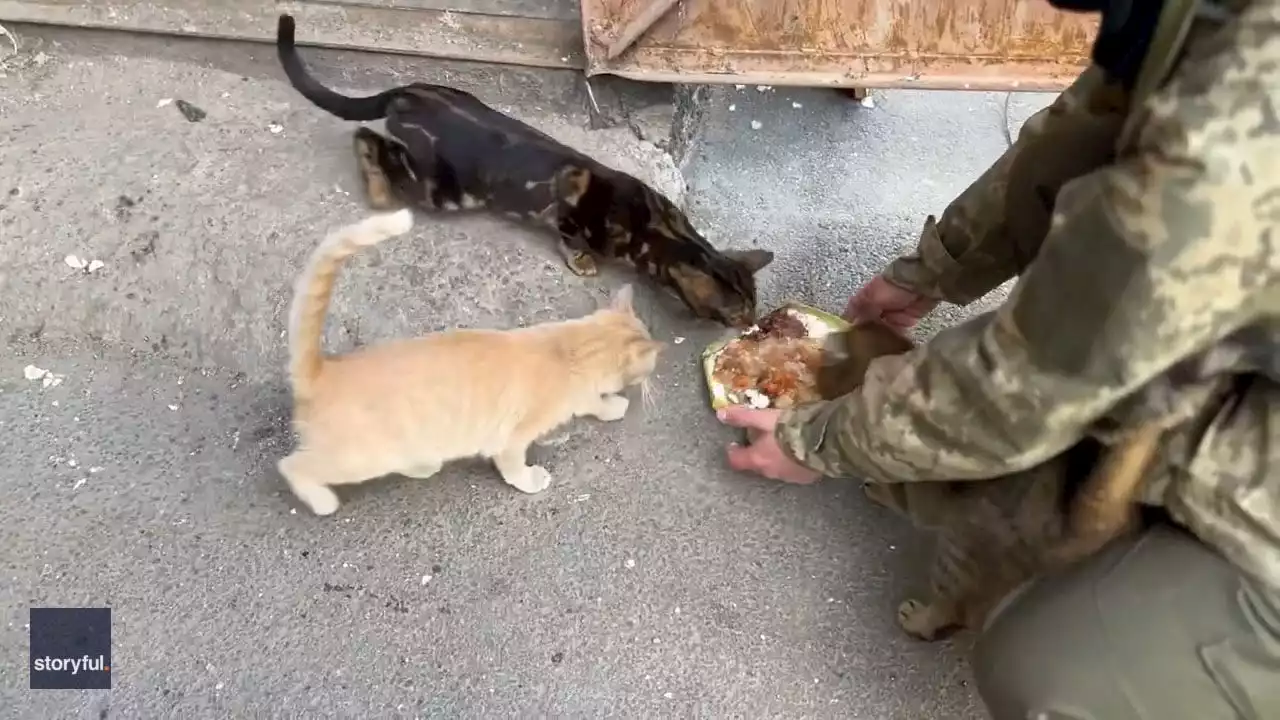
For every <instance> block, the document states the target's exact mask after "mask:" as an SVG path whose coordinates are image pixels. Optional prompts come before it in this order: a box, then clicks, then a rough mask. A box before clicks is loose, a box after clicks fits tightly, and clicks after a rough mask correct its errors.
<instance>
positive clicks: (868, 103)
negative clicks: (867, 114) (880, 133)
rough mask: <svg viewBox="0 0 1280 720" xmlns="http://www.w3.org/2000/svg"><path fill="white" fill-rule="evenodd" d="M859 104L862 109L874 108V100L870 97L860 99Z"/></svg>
mask: <svg viewBox="0 0 1280 720" xmlns="http://www.w3.org/2000/svg"><path fill="white" fill-rule="evenodd" d="M859 102H860V103H861V104H862V107H864V108H867V109H872V108H874V107H875V106H876V100H875V98H873V97H871V96H870V95H867V96H866V97H864V98H862V100H860V101H859Z"/></svg>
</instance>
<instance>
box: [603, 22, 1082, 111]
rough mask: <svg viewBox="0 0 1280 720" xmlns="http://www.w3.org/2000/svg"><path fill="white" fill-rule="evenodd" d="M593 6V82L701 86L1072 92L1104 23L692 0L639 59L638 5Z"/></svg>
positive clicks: (644, 44) (650, 35) (653, 34)
mask: <svg viewBox="0 0 1280 720" xmlns="http://www.w3.org/2000/svg"><path fill="white" fill-rule="evenodd" d="M650 2H653V0H582V24H583V34H584V36H585V37H586V46H585V52H586V55H587V74H588V75H601V74H612V75H620V76H623V77H627V78H631V79H635V80H649V81H660V82H689V83H710V84H723V83H744V84H745V83H752V84H760V85H804V86H829V87H874V88H920V89H971V90H1013V89H1018V90H1047V91H1054V90H1061V89H1062V88H1064V87H1066V85H1067V84H1069V83H1070V82H1071V81H1072V80H1073V79H1074V78H1075V76H1076V75H1077V74H1078V73H1079V72H1080V70H1081V69H1082V68H1083V67H1084V65H1085V63H1086V62H1087V59H1088V54H1089V48H1090V46H1091V45H1092V41H1093V37H1094V34H1095V33H1096V30H1097V19H1096V17H1094V16H1092V15H1088V14H1080V13H1064V12H1061V11H1058V10H1055V9H1054V8H1053V7H1052V6H1050V5H1048V4H1047V3H1040V2H1027V0H733V1H732V2H726V1H725V0H681V1H680V3H679V6H678V8H677V9H676V10H675V11H674V12H670V13H667V14H666V15H664V16H663V17H662V18H661V19H660V20H659V21H658V22H656V23H654V24H653V26H652V27H651V28H650V29H649V31H648V32H647V33H645V34H644V35H643V37H641V38H640V39H639V40H638V41H636V42H635V44H634V45H633V46H632V47H631V49H630V50H628V51H627V52H625V53H623V54H622V55H620V56H618V57H616V58H612V59H611V58H610V57H609V50H610V48H611V47H613V46H614V44H615V43H616V42H617V39H618V34H619V32H620V29H621V28H622V27H624V26H625V24H626V23H627V21H629V20H630V19H631V18H633V17H635V15H636V13H637V7H636V6H637V4H638V3H650Z"/></svg>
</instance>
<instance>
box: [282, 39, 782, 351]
mask: <svg viewBox="0 0 1280 720" xmlns="http://www.w3.org/2000/svg"><path fill="white" fill-rule="evenodd" d="M294 34H295V26H294V20H293V18H292V17H291V16H289V15H281V16H280V19H279V24H278V26H277V30H276V48H277V52H278V55H279V58H280V63H281V65H282V66H283V68H284V71H285V74H286V75H287V76H288V78H289V82H290V83H291V84H292V85H293V87H294V88H295V89H297V90H298V91H299V92H300V93H302V95H303V96H304V97H306V98H307V99H308V100H310V101H311V102H312V103H314V104H315V105H316V106H318V107H320V108H321V109H323V110H325V111H327V112H329V113H331V114H333V115H336V116H337V117H339V118H342V119H344V120H351V121H362V122H371V121H374V120H379V119H385V120H386V129H387V133H388V134H389V135H390V136H391V137H385V136H383V135H380V134H378V133H377V132H374V131H373V130H371V129H369V128H360V129H358V130H356V131H355V135H354V147H355V154H356V160H357V163H358V165H359V171H360V175H361V179H362V182H363V184H364V188H365V193H366V196H367V197H368V201H369V204H370V206H371V207H373V208H375V209H390V208H392V207H394V206H397V205H400V206H408V207H418V208H423V209H428V210H436V211H453V210H467V209H479V208H488V209H490V210H492V211H495V212H498V213H501V214H503V215H506V216H508V217H511V218H517V219H521V220H525V221H530V222H533V223H535V224H537V225H540V226H543V227H546V228H549V229H550V230H552V231H554V232H556V233H557V234H558V235H559V238H560V240H559V251H560V254H561V256H562V257H563V258H564V261H565V264H566V265H567V267H568V268H569V270H570V271H572V272H573V273H574V274H577V275H581V276H590V275H595V274H597V272H598V267H597V265H596V259H597V258H598V257H599V258H607V259H616V260H618V261H621V262H624V263H626V264H629V265H631V266H632V267H633V268H634V269H635V270H636V271H638V272H640V273H643V274H645V275H647V276H649V277H650V278H652V279H654V280H655V281H657V282H658V283H659V284H660V285H662V286H664V287H666V288H667V289H669V290H671V291H672V292H673V293H674V294H675V295H676V296H677V297H679V298H680V300H681V301H682V302H683V303H684V304H685V306H686V307H688V308H689V310H690V311H691V312H692V313H693V314H694V315H696V316H697V317H700V318H704V319H708V320H713V321H715V322H719V323H721V324H723V325H727V326H730V327H740V328H741V327H747V326H749V325H751V323H753V322H754V321H755V317H756V280H755V273H757V272H758V271H760V270H761V269H762V268H764V267H765V266H767V265H768V264H769V263H771V262H772V261H773V253H772V252H769V251H767V250H760V249H755V250H745V251H735V250H723V251H722V250H718V249H716V248H715V247H713V246H712V245H711V244H710V243H709V242H707V240H706V239H705V238H704V237H703V236H702V235H701V234H700V233H699V232H698V231H697V230H696V229H694V227H693V226H692V225H691V224H690V222H689V219H688V217H687V216H686V215H685V214H684V212H683V211H681V210H680V209H679V208H678V207H676V205H675V204H674V203H673V202H671V201H670V200H669V199H668V198H667V197H665V196H664V195H663V194H662V193H660V192H658V191H657V190H654V189H653V188H651V187H649V186H648V185H647V184H645V183H644V182H643V181H641V180H639V179H638V178H635V177H633V176H631V175H629V174H627V173H624V172H622V171H620V170H616V169H614V168H610V167H608V166H606V165H604V164H602V163H600V162H597V161H596V160H594V159H592V158H590V157H588V156H587V155H585V154H583V153H581V152H578V151H577V150H574V149H573V148H570V147H569V146H567V145H564V144H563V143H560V142H559V141H557V140H555V139H553V138H552V137H550V136H549V135H547V134H545V133H543V132H541V131H539V130H537V129H535V128H533V127H531V126H529V125H527V124H525V123H523V122H521V121H519V120H517V119H515V118H513V117H511V116H509V115H506V114H503V113H501V112H499V111H497V110H495V109H493V108H491V107H489V106H488V105H486V104H485V103H484V102H482V101H481V100H480V99H479V98H476V97H475V96H474V95H471V94H470V93H467V92H464V91H462V90H457V89H454V88H449V87H445V86H441V85H431V84H427V83H412V84H409V85H403V86H400V87H395V88H391V89H389V90H385V91H383V92H381V93H379V94H377V95H373V96H369V97H347V96H344V95H341V94H339V93H336V92H334V91H333V90H330V89H329V88H326V87H324V86H323V85H321V84H320V83H319V82H318V81H316V80H315V79H314V78H313V77H311V75H310V74H309V73H308V72H307V69H306V67H305V66H304V65H303V63H302V60H301V58H300V57H299V56H298V52H297V48H296V47H295V45H294Z"/></svg>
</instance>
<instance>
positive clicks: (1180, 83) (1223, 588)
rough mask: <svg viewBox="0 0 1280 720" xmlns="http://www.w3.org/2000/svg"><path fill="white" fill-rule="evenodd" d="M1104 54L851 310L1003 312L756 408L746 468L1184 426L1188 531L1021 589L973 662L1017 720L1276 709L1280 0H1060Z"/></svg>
mask: <svg viewBox="0 0 1280 720" xmlns="http://www.w3.org/2000/svg"><path fill="white" fill-rule="evenodd" d="M1051 2H1052V4H1053V5H1055V6H1058V7H1060V8H1061V9H1064V10H1072V11H1090V10H1091V11H1095V12H1101V14H1102V23H1101V27H1100V30H1099V34H1098V38H1097V40H1096V41H1095V45H1094V48H1093V64H1092V65H1091V66H1090V68H1089V69H1088V70H1086V71H1085V72H1084V73H1083V74H1082V75H1081V76H1080V77H1079V78H1078V79H1077V80H1076V82H1075V83H1074V84H1072V86H1071V87H1070V88H1068V89H1067V90H1066V91H1064V92H1063V93H1062V95H1061V96H1060V97H1059V98H1058V99H1057V100H1056V101H1055V102H1054V103H1053V104H1052V105H1051V106H1050V107H1048V108H1045V109H1044V110H1042V111H1041V112H1039V113H1037V114H1036V115H1034V116H1033V117H1031V118H1030V119H1029V120H1028V121H1027V122H1026V124H1025V125H1024V126H1023V128H1022V132H1021V133H1020V135H1019V137H1018V139H1017V141H1016V142H1015V143H1014V144H1013V146H1012V147H1011V148H1009V150H1008V151H1007V152H1006V153H1005V154H1004V155H1003V156H1002V157H1001V158H1000V159H999V160H997V161H996V163H995V164H994V165H993V166H992V167H991V168H990V169H989V170H987V171H986V172H985V173H984V174H983V175H982V176H981V177H979V178H978V179H977V181H975V182H974V183H973V184H972V185H971V186H970V187H969V188H967V189H966V190H965V191H964V192H963V193H961V194H960V196H959V197H958V198H956V199H955V200H954V201H953V202H952V203H951V205H949V206H948V207H947V208H946V210H945V211H944V212H943V213H942V216H941V217H940V218H937V219H935V218H934V217H932V216H930V217H929V218H928V219H927V220H926V222H925V225H924V232H923V233H922V235H921V238H920V242H919V244H918V247H917V248H916V250H915V252H913V253H910V254H908V255H906V256H904V257H901V258H899V259H897V260H896V261H894V262H893V263H892V264H890V265H889V267H888V268H886V269H885V270H884V271H883V273H882V274H881V275H880V276H879V277H877V278H876V279H874V280H872V281H871V282H870V283H869V284H868V285H867V286H866V287H864V288H863V289H862V290H861V291H859V292H858V293H857V294H856V295H855V296H854V297H853V298H852V299H851V300H850V305H849V308H848V310H847V311H846V314H847V316H848V317H849V318H850V319H879V320H882V321H885V322H889V323H891V324H894V325H897V326H898V327H900V328H903V329H906V328H909V327H911V326H912V325H914V323H915V322H916V321H917V320H919V319H920V317H921V316H923V315H924V314H926V313H928V312H929V311H930V310H931V309H932V308H933V307H934V306H936V305H937V304H938V303H939V302H942V301H946V302H951V303H955V304H958V305H965V304H967V303H969V302H972V301H973V300H975V299H977V298H979V297H981V296H983V295H985V294H986V293H988V292H989V291H991V290H993V289H994V288H996V287H998V286H1000V285H1001V284H1003V283H1004V282H1005V281H1006V280H1009V279H1012V278H1014V277H1015V276H1018V281H1017V283H1016V284H1015V285H1014V287H1013V289H1012V291H1011V293H1010V295H1009V298H1008V300H1007V301H1006V302H1005V303H1004V304H1003V305H1002V306H1001V307H1000V308H999V309H998V310H996V311H994V312H990V313H985V314H982V315H979V316H976V317H973V318H971V319H969V320H968V321H966V322H964V323H962V324H960V325H957V326H955V327H951V328H949V329H946V330H944V331H942V332H940V333H938V334H937V335H936V336H934V337H933V338H931V339H930V340H929V341H928V342H927V343H925V344H923V345H921V346H920V347H918V348H917V349H916V350H914V351H913V352H910V353H908V354H906V355H902V356H896V357H886V358H881V359H880V360H877V361H876V362H874V363H873V364H872V366H871V368H870V369H869V371H868V374H867V377H866V381H865V383H864V385H863V386H862V387H861V388H860V389H859V390H858V391H855V392H853V393H851V394H849V395H847V396H845V397H843V398H840V399H839V400H836V401H833V402H826V403H818V404H814V405H808V406H801V407H798V408H794V409H791V410H787V411H771V410H763V411H754V410H749V409H745V408H735V409H733V410H730V411H728V412H722V414H721V419H722V421H724V422H726V423H728V424H731V425H735V426H738V427H745V428H748V429H749V431H750V432H751V434H752V435H753V436H754V437H753V439H752V442H751V444H750V445H749V446H745V447H740V446H731V447H730V449H729V463H730V465H732V466H733V467H735V468H738V469H741V470H748V471H754V472H758V473H760V474H763V475H765V476H767V477H770V478H773V479H777V480H783V481H788V482H799V483H808V482H813V481H815V480H817V479H818V478H819V477H823V476H826V477H845V478H863V479H866V480H868V481H870V482H885V483H908V482H957V481H981V480H984V479H990V478H995V477H1001V476H1007V475H1011V474H1015V473H1020V472H1026V471H1027V470H1029V469H1032V468H1035V467H1037V466H1040V465H1041V464H1043V463H1046V462H1051V461H1052V460H1053V459H1054V458H1055V457H1057V456H1059V455H1060V454H1061V453H1062V452H1063V451H1064V450H1066V449H1068V448H1070V447H1072V446H1073V445H1075V444H1076V443H1077V442H1079V441H1081V440H1082V439H1083V438H1086V437H1095V438H1098V439H1101V440H1102V441H1103V442H1107V441H1109V440H1112V439H1114V437H1115V432H1116V430H1117V429H1119V428H1132V427H1134V426H1136V425H1138V424H1141V423H1143V422H1149V421H1152V420H1158V421H1161V422H1165V423H1166V424H1167V425H1169V426H1170V430H1169V431H1168V432H1167V433H1166V439H1165V442H1164V444H1163V447H1162V449H1161V456H1160V458H1159V460H1158V461H1157V462H1156V463H1155V464H1154V467H1153V468H1152V469H1151V471H1150V472H1149V474H1148V476H1147V478H1146V480H1145V485H1144V487H1145V493H1144V500H1145V502H1146V503H1148V504H1149V505H1151V506H1155V507H1158V508H1162V509H1163V511H1164V512H1165V514H1166V516H1167V518H1169V519H1170V522H1168V523H1164V524H1157V525H1156V526H1154V527H1152V528H1149V529H1148V530H1145V531H1144V532H1143V533H1141V534H1140V535H1138V536H1137V537H1133V538H1126V539H1124V540H1121V541H1117V542H1115V543H1113V544H1112V545H1111V546H1109V547H1108V548H1106V549H1105V550H1103V551H1102V552H1101V553H1099V555H1098V556H1096V557H1094V558H1092V559H1090V560H1089V561H1088V562H1086V563H1082V564H1081V565H1080V566H1079V567H1076V568H1073V569H1071V570H1070V571H1068V572H1065V573H1062V574H1060V575H1057V576H1055V577H1052V578H1042V579H1040V580H1038V581H1036V582H1033V583H1030V584H1028V586H1026V587H1024V588H1021V589H1020V590H1018V591H1016V592H1015V593H1013V595H1012V596H1011V597H1010V598H1009V599H1006V601H1005V602H1004V603H1002V605H1001V606H1000V607H998V608H997V609H996V610H995V611H994V612H993V613H992V617H990V618H988V621H987V627H986V628H984V630H983V633H982V635H981V637H980V639H979V642H978V647H977V650H976V656H975V660H974V671H975V675H976V677H977V680H978V686H979V692H980V694H981V695H982V697H983V700H984V701H985V702H986V704H987V706H988V708H989V709H990V711H991V713H992V716H993V717H994V718H996V719H997V720H1006V719H1007V720H1013V719H1014V718H1018V719H1020V720H1021V719H1025V718H1045V719H1046V720H1054V719H1067V718H1075V719H1080V720H1084V719H1085V718H1089V719H1095V720H1102V719H1104V718H1105V719H1106V720H1123V719H1126V718H1156V717H1168V718H1195V719H1196V720H1209V719H1210V718H1223V719H1226V718H1247V719H1250V720H1261V719H1262V718H1280V0H1219V1H1218V2H1207V1H1204V0H1201V1H1199V2H1196V1H1194V0H1164V2H1146V3H1143V2H1132V1H1123V0H1111V1H1110V2H1107V1H1097V2H1088V1H1087V0H1071V1H1068V0H1058V1H1056V2H1053V1H1052V0H1051Z"/></svg>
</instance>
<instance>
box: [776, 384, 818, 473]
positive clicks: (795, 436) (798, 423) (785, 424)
mask: <svg viewBox="0 0 1280 720" xmlns="http://www.w3.org/2000/svg"><path fill="white" fill-rule="evenodd" d="M826 404H827V401H825V400H820V401H818V402H815V403H808V404H805V405H798V406H796V407H790V408H787V409H785V410H782V411H780V412H779V413H778V421H777V423H775V424H774V426H773V441H774V442H775V443H777V444H778V449H779V450H781V451H782V456H783V457H785V458H786V459H788V460H790V461H791V462H793V463H795V464H796V465H799V466H800V467H802V468H805V469H806V470H812V471H813V472H816V473H821V472H822V470H821V469H819V468H815V467H813V466H812V465H811V464H809V463H808V462H806V461H805V459H804V457H805V456H806V455H807V454H808V453H804V452H797V449H798V448H804V447H805V446H806V443H805V440H804V437H805V434H806V433H805V430H806V428H807V426H808V423H809V421H810V420H811V419H812V418H813V417H814V416H815V415H816V414H817V413H819V412H821V410H822V406H824V405H826Z"/></svg>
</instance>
